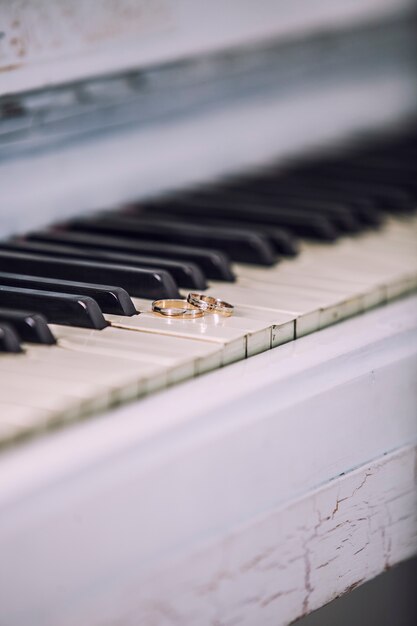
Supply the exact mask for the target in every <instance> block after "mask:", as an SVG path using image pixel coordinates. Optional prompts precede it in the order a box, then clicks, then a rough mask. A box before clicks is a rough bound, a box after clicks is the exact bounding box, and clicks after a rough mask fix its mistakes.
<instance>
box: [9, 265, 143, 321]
mask: <svg viewBox="0 0 417 626" xmlns="http://www.w3.org/2000/svg"><path fill="white" fill-rule="evenodd" d="M0 284H1V285H7V286H9V287H24V288H25V289H39V290H41V291H57V292H59V293H71V294H75V295H79V296H89V297H90V298H93V300H95V301H96V302H97V304H98V305H99V307H100V309H101V310H102V311H103V313H114V314H115V315H127V316H131V315H136V314H137V311H136V309H135V306H134V304H133V302H132V300H131V299H130V296H129V294H128V293H127V291H125V290H124V289H122V288H121V287H111V286H109V285H91V284H89V283H80V282H76V281H69V280H59V279H57V278H42V277H40V276H27V275H25V274H10V273H7V272H0Z"/></svg>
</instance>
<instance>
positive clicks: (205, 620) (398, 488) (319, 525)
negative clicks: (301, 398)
mask: <svg viewBox="0 0 417 626" xmlns="http://www.w3.org/2000/svg"><path fill="white" fill-rule="evenodd" d="M416 462H417V447H408V448H403V449H401V450H400V451H399V452H396V453H393V454H391V455H389V456H386V457H384V458H383V459H378V460H375V461H373V462H371V463H369V464H366V465H365V466H362V467H360V468H358V469H357V470H356V471H354V472H350V473H349V474H348V475H346V476H343V477H340V478H338V479H336V480H334V481H332V482H330V483H327V484H326V485H325V486H322V487H320V488H319V489H317V490H314V491H313V492H311V493H309V494H308V496H305V497H303V498H300V499H297V500H295V501H293V502H291V503H289V504H288V505H286V506H285V507H278V508H274V509H272V510H271V511H268V513H266V514H264V515H261V516H260V517H259V518H257V519H255V520H253V521H251V522H250V523H248V524H244V525H238V526H234V527H231V528H229V529H227V532H226V533H225V536H223V537H222V539H217V540H215V539H212V540H211V541H209V542H208V545H205V546H204V547H203V548H202V549H200V550H198V551H197V552H193V553H191V554H187V555H186V556H182V557H180V558H175V559H173V560H172V561H171V562H169V564H168V565H166V566H165V567H163V568H160V569H157V570H156V571H155V572H152V574H150V575H149V576H146V575H145V576H144V577H143V578H138V579H137V580H136V581H131V582H130V585H129V586H128V587H127V588H126V589H124V590H123V591H122V592H121V593H119V594H116V597H114V596H112V595H110V598H107V599H106V600H105V601H104V602H103V606H102V607H100V614H99V616H97V617H96V616H95V615H94V612H92V613H90V616H89V617H88V618H87V620H86V621H85V618H84V620H83V618H81V623H85V624H93V625H95V624H102V623H103V624H104V623H106V622H105V619H106V617H107V616H108V615H109V614H110V615H114V619H116V620H117V619H118V620H120V623H122V624H123V626H136V625H137V624H141V626H142V625H143V626H173V625H178V626H180V625H181V626H207V625H209V624H216V625H217V624H218V625H222V626H223V625H225V626H226V625H229V624H230V625H232V624H233V626H235V625H236V626H257V625H258V624H262V626H284V625H286V624H289V623H290V622H292V621H293V620H294V619H296V618H298V617H301V616H304V615H306V614H308V613H309V612H311V611H312V610H314V609H317V608H319V607H321V606H323V605H324V604H326V603H327V602H329V601H330V600H333V599H334V598H337V597H338V596H340V595H342V594H344V593H347V592H349V591H351V590H353V589H354V588H355V587H357V586H358V585H360V584H362V583H363V582H365V581H366V580H369V579H370V578H373V577H374V576H376V575H377V574H380V573H381V572H383V571H385V570H387V569H388V568H389V567H391V566H393V565H395V564H397V563H399V562H400V561H402V560H405V559H407V558H409V557H411V556H414V555H416V554H417V533H416V530H417V483H416V474H415V466H416ZM113 603H117V605H118V607H120V609H119V610H116V611H114V604H113ZM86 604H87V605H88V604H89V603H88V601H87V603H86ZM90 607H91V603H90ZM122 607H124V608H122ZM90 610H91V609H90ZM87 615H88V613H87ZM78 620H79V618H78V617H77V618H75V617H74V616H72V615H71V616H70V617H69V618H64V619H63V620H62V622H61V623H62V625H63V626H64V625H65V626H70V625H72V624H75V623H77V624H79V623H80V622H79V621H78ZM89 620H91V621H89Z"/></svg>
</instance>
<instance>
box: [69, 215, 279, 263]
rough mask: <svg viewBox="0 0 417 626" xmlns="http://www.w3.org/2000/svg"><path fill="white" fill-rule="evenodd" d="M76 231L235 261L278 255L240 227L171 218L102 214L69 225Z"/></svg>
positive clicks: (271, 258) (268, 260)
mask: <svg viewBox="0 0 417 626" xmlns="http://www.w3.org/2000/svg"><path fill="white" fill-rule="evenodd" d="M68 227H69V228H70V229H73V230H92V231H93V232H108V233H109V232H110V233H112V234H114V235H119V236H125V237H129V238H130V239H131V238H133V237H134V238H138V239H142V240H148V241H149V240H153V241H155V240H156V241H162V242H167V243H175V244H178V243H179V244H182V245H190V246H193V247H196V246H202V247H204V248H214V249H215V250H219V249H220V250H223V251H225V252H226V253H227V254H228V255H229V256H230V257H231V258H232V259H233V260H234V261H241V262H243V263H254V264H258V265H273V263H274V262H275V253H274V250H273V248H272V246H271V245H270V244H269V242H268V241H267V240H266V239H265V237H262V236H260V235H257V234H253V233H251V232H247V231H240V230H239V229H238V228H236V229H230V228H214V227H212V226H203V225H202V226H197V225H195V224H187V223H181V224H178V223H175V220H172V219H171V220H169V219H165V218H164V219H153V218H152V217H149V218H148V217H147V218H146V219H136V218H133V217H129V218H128V217H126V216H122V215H121V216H116V215H114V214H113V213H112V214H111V215H100V216H98V217H93V218H83V219H79V220H73V221H71V223H70V224H69V225H68Z"/></svg>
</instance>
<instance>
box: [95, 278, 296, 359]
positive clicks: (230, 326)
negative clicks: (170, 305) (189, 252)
mask: <svg viewBox="0 0 417 626" xmlns="http://www.w3.org/2000/svg"><path fill="white" fill-rule="evenodd" d="M220 284H222V285H224V283H220ZM185 296H186V292H184V297H185ZM133 300H134V303H135V306H136V307H137V308H138V309H139V310H140V311H143V313H141V315H140V316H139V317H138V318H133V317H132V318H126V317H121V316H115V315H106V319H109V320H111V321H112V323H113V324H116V325H119V324H120V326H121V327H124V328H125V327H129V328H130V327H131V328H140V329H147V330H149V332H157V333H161V334H173V335H175V336H180V337H182V336H187V337H196V338H198V339H199V340H201V339H203V340H204V341H212V342H214V343H221V344H223V345H225V346H227V347H226V350H227V351H228V352H229V354H226V358H225V359H224V364H226V363H229V362H231V360H230V359H231V358H233V360H235V358H237V356H239V358H243V356H244V355H243V350H242V349H241V348H242V341H241V335H242V333H243V334H244V336H245V337H246V344H247V346H246V356H253V355H254V354H258V353H259V352H262V351H264V350H267V349H269V348H270V347H273V346H275V345H278V344H279V343H285V342H286V341H290V340H291V339H293V338H294V317H293V316H292V315H286V314H282V315H281V316H279V317H278V318H274V316H272V315H270V314H269V313H268V312H267V311H263V310H262V309H254V308H251V307H244V306H243V307H242V306H240V307H237V308H235V310H234V312H233V315H232V316H231V317H223V316H221V315H213V314H209V315H206V316H205V317H203V318H198V319H195V320H173V319H165V318H163V317H162V316H157V315H155V314H153V313H152V310H151V304H152V303H151V301H150V300H144V299H140V298H133ZM119 320H120V321H119ZM276 324H278V325H279V328H280V332H278V329H277V328H275V326H276ZM236 338H237V339H238V341H239V352H238V351H235V352H234V355H235V356H234V355H233V354H230V353H231V350H230V346H229V344H230V342H232V343H233V342H235V341H236Z"/></svg>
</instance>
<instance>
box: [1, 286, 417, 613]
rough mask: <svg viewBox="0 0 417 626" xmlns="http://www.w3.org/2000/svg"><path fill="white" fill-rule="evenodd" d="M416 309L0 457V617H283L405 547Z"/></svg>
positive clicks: (411, 304)
mask: <svg viewBox="0 0 417 626" xmlns="http://www.w3.org/2000/svg"><path fill="white" fill-rule="evenodd" d="M416 307H417V299H416V298H415V297H413V298H408V299H407V300H404V301H399V302H397V303H394V304H391V305H388V306H386V307H381V308H380V309H377V310H375V311H373V312H371V313H367V314H365V315H363V316H359V317H357V318H355V319H353V320H350V321H347V322H343V323H341V324H339V325H337V326H334V327H331V328H329V329H326V330H323V331H320V332H318V333H315V334H313V335H311V336H309V337H304V338H302V339H300V340H297V341H295V342H293V343H291V344H287V345H285V346H280V347H278V348H276V349H275V350H272V351H269V352H267V353H265V354H262V355H258V356H256V357H253V358H251V359H249V360H248V361H245V362H242V363H238V364H235V365H232V366H230V367H227V368H225V369H223V370H219V371H217V372H213V373H211V374H208V375H206V376H204V377H202V378H199V379H197V380H194V381H190V382H188V383H185V384H183V385H179V386H176V387H175V388H172V389H170V390H166V391H164V392H161V393H160V394H158V395H155V396H153V397H150V398H149V399H145V400H143V401H141V402H140V403H137V404H133V405H131V406H130V407H125V408H124V409H121V410H119V411H114V412H112V413H109V414H108V416H102V417H100V418H98V419H96V420H92V421H90V422H88V423H87V422H86V423H84V424H79V425H77V426H75V427H73V428H69V429H66V430H65V431H63V432H61V433H55V434H54V435H51V436H50V437H45V438H44V439H43V440H39V441H34V442H33V443H31V444H28V445H26V446H22V447H21V448H20V449H16V450H15V451H10V452H8V453H5V454H3V455H2V457H1V458H0V553H1V555H2V559H1V563H0V607H1V609H0V624H1V625H2V626H3V624H5V625H7V626H9V624H13V625H16V626H20V625H21V624H22V625H23V624H24V625H26V624H27V623H30V624H31V626H32V625H33V626H37V625H38V624H39V626H57V625H58V626H67V625H68V626H69V625H73V624H74V625H76V626H99V625H102V624H106V625H107V624H109V623H110V624H112V623H122V624H123V625H128V626H130V624H132V625H135V626H136V624H141V626H142V624H143V625H144V626H154V625H155V626H156V625H157V626H159V625H160V624H161V625H163V626H165V625H171V624H181V626H182V625H183V624H185V625H187V624H192V626H194V625H195V624H197V625H199V624H222V625H223V624H224V625H226V624H229V625H231V624H239V623H240V624H245V625H246V624H247V625H252V624H254V625H255V624H256V625H257V624H259V623H261V624H262V625H264V624H266V625H269V624H274V625H275V624H286V623H288V622H289V621H291V620H292V619H295V618H296V617H298V616H300V615H301V614H303V613H305V612H308V611H309V610H312V609H314V608H316V607H318V606H321V605H322V604H323V603H325V602H327V601H329V600H330V599H331V598H333V597H335V596H336V595H338V594H340V593H343V592H345V591H347V590H349V589H350V588H352V586H355V585H356V584H359V582H361V581H363V580H366V579H367V578H369V577H372V576H374V575H376V574H377V573H379V572H380V571H383V569H384V568H385V567H386V566H388V565H392V564H394V563H396V562H398V561H400V560H402V559H404V558H406V557H407V556H410V555H411V554H413V553H415V551H416V529H417V523H416V519H415V511H416V505H415V483H414V482H413V481H414V480H415V449H414V448H415V443H416V441H417V419H416V406H417V388H416V384H415V381H416V380H417V333H416V326H417V318H416ZM343 473H344V474H345V475H344V476H342V477H341V474H343ZM327 518H329V519H327ZM293 590H294V591H293ZM216 620H217V621H216Z"/></svg>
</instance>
